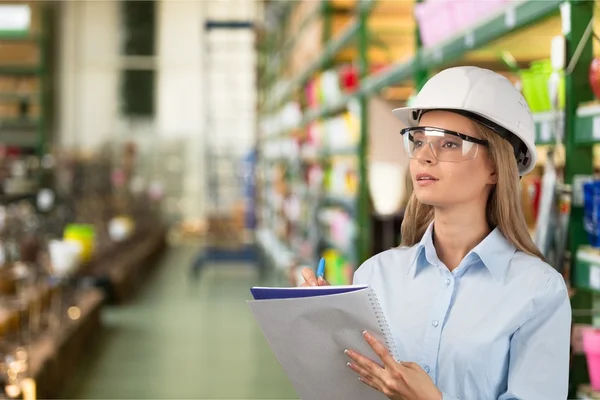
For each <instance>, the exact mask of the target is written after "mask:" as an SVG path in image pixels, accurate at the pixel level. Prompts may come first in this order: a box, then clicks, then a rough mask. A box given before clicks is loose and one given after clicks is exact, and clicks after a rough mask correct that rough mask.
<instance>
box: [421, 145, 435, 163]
mask: <svg viewBox="0 0 600 400" xmlns="http://www.w3.org/2000/svg"><path fill="white" fill-rule="evenodd" d="M416 158H417V160H419V162H420V163H422V164H432V163H435V162H436V158H435V155H434V154H433V148H432V147H431V143H427V146H423V147H421V149H419V152H418V153H417V157H416Z"/></svg>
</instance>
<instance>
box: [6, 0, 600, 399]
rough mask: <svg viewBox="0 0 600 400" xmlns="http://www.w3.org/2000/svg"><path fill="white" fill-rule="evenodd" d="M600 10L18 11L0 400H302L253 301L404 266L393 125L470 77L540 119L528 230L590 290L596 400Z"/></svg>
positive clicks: (580, 322) (532, 1)
mask: <svg viewBox="0 0 600 400" xmlns="http://www.w3.org/2000/svg"><path fill="white" fill-rule="evenodd" d="M596 10H597V2H596V1H575V0H569V1H563V0H426V1H418V0H417V1H412V0H203V1H200V0H196V1H194V0H185V1H184V0H151V1H147V0H143V1H112V0H106V1H74V0H72V1H39V2H36V1H19V0H0V398H23V399H33V398H104V399H107V398H115V399H116V398H135V399H143V398H162V399H182V398H189V399H216V398H220V399H267V398H270V399H283V398H286V399H287V398H290V399H292V398H297V396H296V394H295V391H294V389H293V387H292V386H291V384H290V382H289V380H288V378H287V377H286V375H285V373H284V372H283V371H282V369H281V367H280V366H279V364H278V362H277V360H276V359H275V357H274V355H273V353H272V352H271V350H270V348H269V346H268V344H267V343H266V341H265V340H264V338H263V335H262V333H261V331H260V329H259V327H258V325H257V324H256V323H255V321H254V319H253V318H252V315H251V314H250V311H249V308H248V307H247V305H246V304H245V301H246V300H248V299H250V292H249V289H250V287H252V286H253V285H279V286H294V285H297V284H299V283H300V282H301V281H300V280H299V270H300V267H302V266H308V267H311V268H315V269H316V266H317V264H318V261H319V259H320V258H321V257H324V258H325V259H326V263H327V275H326V279H327V280H329V281H330V282H331V283H332V284H336V285H342V284H350V283H351V282H352V274H353V272H354V271H355V270H356V268H358V267H359V266H360V264H361V263H362V262H363V261H365V260H366V259H367V258H369V257H371V256H372V255H374V254H377V253H379V252H381V251H383V250H386V249H389V248H391V247H394V246H397V245H398V244H399V242H400V227H401V224H402V220H403V212H404V207H405V204H406V201H407V199H408V197H409V195H410V192H411V187H410V182H409V180H407V179H406V172H407V158H406V156H405V154H404V152H403V149H402V142H401V137H400V135H399V130H400V129H401V128H402V126H401V125H400V123H399V121H397V120H396V119H395V118H394V117H393V116H392V114H391V110H392V109H393V108H396V107H399V106H404V105H406V104H410V103H411V101H412V99H413V98H414V96H415V94H416V93H417V92H418V90H419V89H420V88H421V87H422V85H423V84H424V83H425V82H426V80H427V79H428V77H430V76H431V75H432V74H433V73H435V72H437V71H439V70H440V69H443V68H446V67H450V66H455V65H477V66H481V67H485V68H490V69H493V70H495V71H497V72H499V73H501V74H503V75H505V76H506V77H507V78H508V79H510V80H511V81H512V82H513V83H514V84H515V85H516V87H518V88H519V90H521V91H522V93H523V94H524V96H525V98H526V100H527V102H528V103H529V106H530V108H531V110H532V112H533V114H534V120H535V123H536V144H537V145H538V152H539V156H540V157H539V162H538V165H537V166H536V168H535V170H534V171H533V172H532V173H531V174H529V175H528V176H526V177H524V178H523V179H522V180H521V197H522V203H523V207H524V211H525V216H524V218H525V220H526V223H527V225H528V227H529V229H530V232H531V235H532V237H533V238H534V240H535V241H536V244H537V245H538V246H539V247H540V249H541V250H542V251H543V253H544V254H545V256H546V257H547V259H548V261H549V263H550V264H551V265H552V266H553V267H554V268H556V269H557V270H558V271H559V272H561V273H562V274H563V276H564V277H565V279H566V280H567V282H568V284H569V287H570V290H571V294H572V304H573V316H574V325H573V327H574V328H573V338H572V369H571V371H572V372H571V377H570V383H571V393H570V398H582V399H583V398H600V333H599V332H600V331H598V330H596V328H595V327H597V326H600V319H599V318H598V316H600V313H599V312H598V309H600V307H599V306H600V302H599V301H598V299H597V298H598V297H599V296H597V294H598V293H600V250H599V248H600V239H599V238H600V224H599V223H598V221H599V220H600V218H599V217H598V210H600V207H598V205H599V204H600V196H598V194H600V183H599V182H600V181H599V180H598V178H597V172H598V170H599V168H598V167H599V166H600V158H599V157H598V155H600V153H599V152H598V146H597V145H596V143H600V107H599V105H598V98H600V58H596V57H598V56H600V47H599V44H600V40H599V39H598V35H597V34H596V32H600V30H599V27H600V18H598V17H595V12H596ZM596 15H597V14H596Z"/></svg>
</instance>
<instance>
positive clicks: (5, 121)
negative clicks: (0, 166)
mask: <svg viewBox="0 0 600 400" xmlns="http://www.w3.org/2000/svg"><path fill="white" fill-rule="evenodd" d="M6 5H29V7H30V9H31V18H32V19H31V21H32V26H31V27H30V28H29V29H27V30H18V31H8V30H7V31H0V49H2V45H5V46H7V45H9V46H12V45H14V46H19V47H21V46H27V45H35V46H37V48H36V49H35V51H36V52H37V55H36V56H35V57H32V58H36V61H35V62H24V63H20V62H19V63H15V62H3V61H1V60H0V78H10V77H13V78H17V77H19V78H32V81H31V82H32V87H34V88H35V90H19V89H15V90H2V91H0V101H1V102H2V103H5V104H6V103H8V104H13V105H14V104H15V103H18V104H19V105H25V104H26V107H28V108H29V110H30V113H28V114H29V115H27V116H24V117H23V116H19V117H9V118H7V117H2V116H0V143H2V144H4V145H7V146H11V147H18V148H21V149H22V150H24V151H27V152H29V153H32V152H33V153H34V154H38V155H41V154H43V153H44V152H45V151H46V150H47V148H46V147H47V144H48V134H49V129H48V125H49V122H50V121H49V120H50V117H51V109H50V107H51V99H50V96H49V94H50V88H51V81H50V79H49V65H50V63H49V56H50V54H49V47H50V45H51V42H50V41H51V35H50V29H51V27H52V7H53V4H52V3H51V2H48V3H46V2H35V1H29V2H27V1H7V0H2V1H0V6H6ZM4 54H5V55H6V54H10V49H9V50H8V51H4ZM9 61H10V60H9ZM35 108H37V109H38V110H39V111H37V112H34V113H32V112H31V110H33V109H35ZM32 114H33V115H32Z"/></svg>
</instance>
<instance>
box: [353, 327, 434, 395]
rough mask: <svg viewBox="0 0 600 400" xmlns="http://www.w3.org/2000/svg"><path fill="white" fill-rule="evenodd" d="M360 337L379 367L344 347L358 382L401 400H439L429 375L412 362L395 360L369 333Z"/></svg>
mask: <svg viewBox="0 0 600 400" xmlns="http://www.w3.org/2000/svg"><path fill="white" fill-rule="evenodd" d="M363 336H364V338H365V340H366V341H367V343H368V344H369V346H371V348H372V349H373V351H374V352H375V354H377V355H378V356H379V359H380V360H381V361H382V362H383V366H381V365H379V364H377V363H376V362H374V361H372V360H370V359H369V358H367V357H365V356H363V355H361V354H358V353H357V352H355V351H352V350H347V351H346V355H348V357H350V358H351V359H352V362H349V363H348V367H350V368H351V369H352V370H354V371H355V372H357V373H358V374H359V375H360V376H359V379H360V380H361V382H363V383H365V384H367V385H369V386H371V387H372V388H373V389H375V390H378V391H380V392H382V393H383V394H385V395H386V396H387V397H388V398H390V399H401V400H442V398H443V395H442V392H441V391H440V390H439V389H438V388H437V387H436V386H435V384H434V383H433V381H432V380H431V378H430V377H429V375H427V373H426V372H425V371H424V370H423V369H422V368H421V367H420V366H419V365H418V364H416V363H412V362H401V363H398V362H396V360H394V358H393V357H392V356H391V354H390V353H389V352H388V350H387V349H386V348H385V346H384V345H383V344H381V343H380V342H379V341H378V340H377V339H375V337H373V335H371V334H369V333H368V332H364V333H363Z"/></svg>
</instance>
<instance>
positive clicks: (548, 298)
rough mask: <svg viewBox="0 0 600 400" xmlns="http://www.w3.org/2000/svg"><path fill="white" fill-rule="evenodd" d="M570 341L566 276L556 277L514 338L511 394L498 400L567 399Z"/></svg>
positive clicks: (510, 368)
mask: <svg viewBox="0 0 600 400" xmlns="http://www.w3.org/2000/svg"><path fill="white" fill-rule="evenodd" d="M570 340H571V304H570V300H569V294H568V292H567V288H566V285H565V282H564V280H563V278H562V276H560V275H553V276H552V277H551V278H550V279H549V281H548V283H547V285H546V287H545V290H544V291H543V293H542V294H541V296H538V298H537V301H536V302H535V303H534V306H533V313H532V316H531V317H530V318H529V319H528V320H527V321H526V322H525V323H524V324H523V325H522V326H521V327H520V328H519V329H518V330H517V331H516V332H515V333H514V335H513V337H512V339H511V343H510V360H509V370H508V385H507V391H506V392H505V393H504V394H502V395H501V396H500V397H499V399H498V400H515V399H518V400H552V399H556V400H559V399H560V400H564V399H566V398H567V394H568V386H569V351H570ZM448 399H449V398H448ZM444 400H446V397H444Z"/></svg>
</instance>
